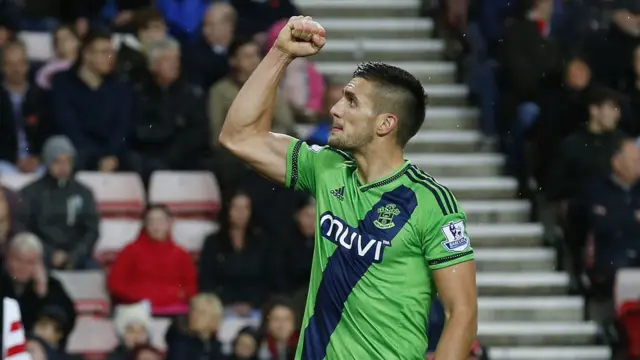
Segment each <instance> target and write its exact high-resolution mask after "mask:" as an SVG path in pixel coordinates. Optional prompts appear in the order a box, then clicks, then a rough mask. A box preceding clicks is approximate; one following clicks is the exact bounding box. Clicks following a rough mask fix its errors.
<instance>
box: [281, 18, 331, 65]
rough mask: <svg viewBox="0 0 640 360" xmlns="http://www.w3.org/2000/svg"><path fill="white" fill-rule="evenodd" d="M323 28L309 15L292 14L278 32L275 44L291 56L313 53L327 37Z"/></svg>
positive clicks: (316, 51)
mask: <svg viewBox="0 0 640 360" xmlns="http://www.w3.org/2000/svg"><path fill="white" fill-rule="evenodd" d="M324 35H325V30H324V28H323V27H322V26H321V25H320V24H318V23H317V22H315V21H313V19H311V17H309V16H293V17H291V18H290V19H289V22H287V25H285V27H284V28H283V29H282V30H281V31H280V34H278V39H277V40H276V42H275V44H274V45H273V46H275V47H276V48H277V49H278V50H280V51H282V52H283V53H285V54H287V55H290V56H292V57H303V56H311V55H315V54H317V53H318V51H320V49H322V47H323V46H324V44H325V43H326V42H327V39H325V37H324Z"/></svg>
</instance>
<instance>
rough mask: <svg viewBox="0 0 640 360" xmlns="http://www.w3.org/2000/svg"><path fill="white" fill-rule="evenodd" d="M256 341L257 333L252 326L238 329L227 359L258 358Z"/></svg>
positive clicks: (243, 359)
mask: <svg viewBox="0 0 640 360" xmlns="http://www.w3.org/2000/svg"><path fill="white" fill-rule="evenodd" d="M258 343H259V341H258V334H257V333H256V331H255V330H254V329H253V328H252V327H250V326H248V327H245V328H242V329H240V331H239V332H238V335H236V338H235V339H234V340H233V344H232V347H231V348H232V352H231V355H230V356H229V359H228V360H258Z"/></svg>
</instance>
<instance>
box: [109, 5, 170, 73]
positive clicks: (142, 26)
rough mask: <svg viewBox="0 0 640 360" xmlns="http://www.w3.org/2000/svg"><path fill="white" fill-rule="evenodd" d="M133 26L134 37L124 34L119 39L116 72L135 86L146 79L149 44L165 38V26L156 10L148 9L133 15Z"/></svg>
mask: <svg viewBox="0 0 640 360" xmlns="http://www.w3.org/2000/svg"><path fill="white" fill-rule="evenodd" d="M135 25H136V33H135V35H132V34H125V35H123V36H122V38H121V39H120V48H119V49H118V56H117V60H116V72H117V73H118V74H122V75H126V76H127V77H128V79H129V81H130V82H132V83H135V84H137V83H139V82H141V81H143V80H144V79H146V77H147V52H148V50H149V49H148V47H149V44H151V43H153V42H155V41H159V40H162V39H165V38H166V37H167V24H165V22H164V18H162V14H160V13H159V12H158V10H156V9H153V8H149V9H143V10H138V11H137V12H136V13H135Z"/></svg>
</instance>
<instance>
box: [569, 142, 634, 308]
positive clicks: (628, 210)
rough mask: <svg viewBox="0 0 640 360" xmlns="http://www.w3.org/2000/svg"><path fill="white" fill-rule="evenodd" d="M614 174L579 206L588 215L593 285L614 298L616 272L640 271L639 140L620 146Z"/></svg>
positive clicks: (591, 189) (600, 181) (597, 184)
mask: <svg viewBox="0 0 640 360" xmlns="http://www.w3.org/2000/svg"><path fill="white" fill-rule="evenodd" d="M611 169H612V174H611V175H610V176H605V177H603V178H602V179H598V180H595V181H594V183H592V184H591V186H590V187H589V188H588V190H587V191H586V193H585V195H584V198H583V200H582V201H581V202H580V203H579V205H580V206H581V207H582V209H581V210H582V211H584V212H586V213H587V219H588V221H587V222H586V224H588V231H589V233H590V241H589V242H590V243H589V244H588V247H587V250H588V251H587V255H588V259H587V260H588V262H589V263H591V265H592V266H591V267H590V269H589V274H590V279H591V285H592V287H593V288H594V290H595V291H596V292H597V293H598V295H604V296H607V297H610V296H611V294H612V291H613V285H614V280H615V274H616V272H617V271H618V270H619V269H621V268H625V267H640V183H639V182H638V179H639V178H640V149H639V148H638V146H637V145H636V144H635V140H634V139H631V138H625V139H622V140H620V141H619V142H618V144H617V148H616V149H615V153H614V154H613V156H612V157H611Z"/></svg>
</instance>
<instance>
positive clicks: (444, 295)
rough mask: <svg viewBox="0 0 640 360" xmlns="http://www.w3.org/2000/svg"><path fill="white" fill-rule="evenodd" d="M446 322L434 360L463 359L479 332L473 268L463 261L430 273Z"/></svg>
mask: <svg viewBox="0 0 640 360" xmlns="http://www.w3.org/2000/svg"><path fill="white" fill-rule="evenodd" d="M433 275H434V278H435V282H436V287H437V289H438V294H439V296H440V300H441V301H442V304H443V305H444V310H445V315H446V323H445V327H444V331H443V333H442V336H441V337H440V342H438V347H437V348H436V357H435V359H436V360H466V359H468V358H469V353H470V351H471V345H472V344H473V342H474V340H475V339H476V334H477V331H478V301H477V294H476V265H475V262H473V261H467V262H463V263H460V264H457V265H454V266H450V267H447V268H444V269H440V270H435V271H434V272H433Z"/></svg>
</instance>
